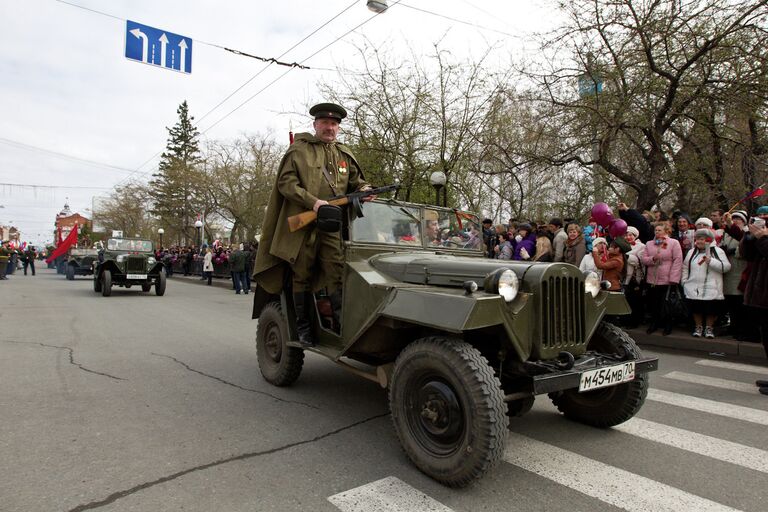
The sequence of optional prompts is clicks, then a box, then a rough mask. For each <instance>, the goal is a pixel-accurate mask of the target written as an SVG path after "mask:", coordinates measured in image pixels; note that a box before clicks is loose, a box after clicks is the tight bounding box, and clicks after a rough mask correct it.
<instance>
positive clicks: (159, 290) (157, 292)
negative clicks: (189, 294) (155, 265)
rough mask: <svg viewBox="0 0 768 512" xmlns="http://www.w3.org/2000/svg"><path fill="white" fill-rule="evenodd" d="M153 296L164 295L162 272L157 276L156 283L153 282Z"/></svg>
mask: <svg viewBox="0 0 768 512" xmlns="http://www.w3.org/2000/svg"><path fill="white" fill-rule="evenodd" d="M155 295H157V296H158V297H162V296H163V295H165V274H163V272H162V270H161V271H160V273H159V274H157V281H155Z"/></svg>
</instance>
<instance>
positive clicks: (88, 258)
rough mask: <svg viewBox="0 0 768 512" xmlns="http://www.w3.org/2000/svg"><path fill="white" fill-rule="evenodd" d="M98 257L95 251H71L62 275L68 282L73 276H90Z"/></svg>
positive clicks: (97, 252)
mask: <svg viewBox="0 0 768 512" xmlns="http://www.w3.org/2000/svg"><path fill="white" fill-rule="evenodd" d="M98 257H99V251H98V250H96V249H71V250H70V251H69V258H68V259H67V266H66V268H65V269H64V275H65V276H66V277H67V280H68V281H73V280H74V279H75V276H90V275H91V274H93V268H94V266H95V264H96V260H97V259H98Z"/></svg>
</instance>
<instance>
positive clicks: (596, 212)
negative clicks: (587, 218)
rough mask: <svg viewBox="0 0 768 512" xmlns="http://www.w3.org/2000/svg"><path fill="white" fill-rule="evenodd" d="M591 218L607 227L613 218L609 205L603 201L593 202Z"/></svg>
mask: <svg viewBox="0 0 768 512" xmlns="http://www.w3.org/2000/svg"><path fill="white" fill-rule="evenodd" d="M592 218H593V219H595V222H597V223H598V224H599V225H600V226H602V227H607V226H608V225H609V224H610V223H611V221H612V220H613V213H612V212H611V207H610V206H608V205H607V204H605V203H595V205H594V206H593V207H592Z"/></svg>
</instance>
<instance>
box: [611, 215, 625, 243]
mask: <svg viewBox="0 0 768 512" xmlns="http://www.w3.org/2000/svg"><path fill="white" fill-rule="evenodd" d="M608 233H609V234H610V235H611V237H612V238H618V237H620V236H624V235H626V234H627V223H626V222H624V220H623V219H613V220H612V221H611V224H610V225H609V226H608Z"/></svg>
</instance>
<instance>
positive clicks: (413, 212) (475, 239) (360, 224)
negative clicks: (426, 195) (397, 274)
mask: <svg viewBox="0 0 768 512" xmlns="http://www.w3.org/2000/svg"><path fill="white" fill-rule="evenodd" d="M364 214H365V216H364V217H360V218H357V219H355V221H354V224H353V226H352V230H351V238H352V241H354V242H367V243H379V244H388V245H399V246H416V247H426V248H436V247H444V248H451V249H464V250H471V251H476V252H482V249H483V235H482V231H481V229H480V223H479V220H478V218H477V216H475V215H474V214H471V213H467V212H462V211H452V210H444V209H432V208H429V207H425V208H418V207H413V206H408V205H403V204H398V203H394V202H390V203H379V202H372V203H366V204H365V206H364Z"/></svg>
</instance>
